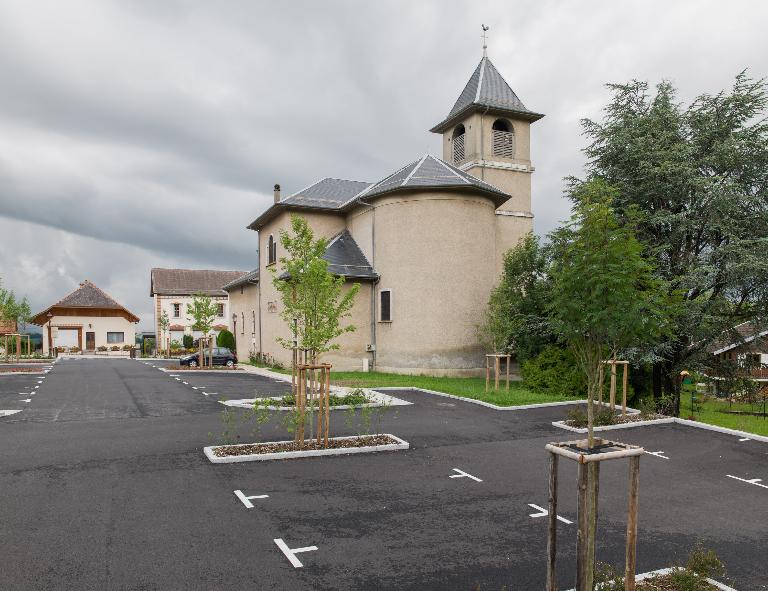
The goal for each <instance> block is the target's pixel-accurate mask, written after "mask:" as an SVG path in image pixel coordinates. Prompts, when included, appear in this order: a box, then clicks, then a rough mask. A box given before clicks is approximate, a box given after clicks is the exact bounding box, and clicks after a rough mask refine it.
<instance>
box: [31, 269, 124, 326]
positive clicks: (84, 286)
mask: <svg viewBox="0 0 768 591" xmlns="http://www.w3.org/2000/svg"><path fill="white" fill-rule="evenodd" d="M53 308H93V309H99V310H104V309H107V310H120V311H123V312H125V313H126V315H127V316H129V317H130V319H131V321H132V322H138V321H139V317H138V316H136V315H135V314H133V313H132V312H130V311H129V310H128V309H127V308H125V307H124V306H121V305H120V304H118V303H117V302H116V301H115V300H114V299H113V298H112V296H110V295H109V294H108V293H107V292H105V291H103V290H102V289H100V288H98V287H96V285H94V284H93V283H92V282H91V281H88V280H87V279H86V280H85V281H83V282H82V283H81V284H80V286H79V287H78V288H77V289H75V290H74V291H72V292H71V293H68V294H67V295H65V296H64V297H63V298H61V299H60V300H59V301H58V302H56V303H55V304H53V305H52V306H49V307H48V308H46V309H45V310H43V311H42V312H39V313H37V314H35V316H34V317H33V318H32V324H37V325H38V326H42V325H43V324H45V323H46V322H47V321H48V319H47V318H46V316H45V315H46V314H47V313H48V312H49V311H50V310H52V309H53Z"/></svg>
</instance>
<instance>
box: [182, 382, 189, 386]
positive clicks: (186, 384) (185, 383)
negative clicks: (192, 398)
mask: <svg viewBox="0 0 768 591" xmlns="http://www.w3.org/2000/svg"><path fill="white" fill-rule="evenodd" d="M181 383H182V384H184V385H185V386H189V382H181Z"/></svg>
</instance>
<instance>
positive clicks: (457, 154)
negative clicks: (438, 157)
mask: <svg viewBox="0 0 768 591" xmlns="http://www.w3.org/2000/svg"><path fill="white" fill-rule="evenodd" d="M464 135H465V129H464V126H463V125H462V124H461V123H459V124H458V125H457V126H456V128H455V129H454V130H453V137H452V141H453V163H454V164H460V163H461V162H464V160H465V158H466V152H465V150H464Z"/></svg>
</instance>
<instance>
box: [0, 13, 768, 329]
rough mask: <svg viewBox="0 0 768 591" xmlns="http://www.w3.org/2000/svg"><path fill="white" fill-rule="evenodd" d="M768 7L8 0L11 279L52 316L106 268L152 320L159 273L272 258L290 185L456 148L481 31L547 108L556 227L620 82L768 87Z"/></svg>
mask: <svg viewBox="0 0 768 591" xmlns="http://www.w3.org/2000/svg"><path fill="white" fill-rule="evenodd" d="M766 17H768V5H766V4H764V3H748V2H743V3H741V2H735V3H732V4H731V5H730V8H729V10H728V11H724V10H722V5H721V4H720V3H716V2H698V1H697V2H694V1H690V2H677V3H669V2H661V1H655V2H639V1H635V2H622V3H609V4H606V3H604V2H598V1H596V0H595V1H588V2H579V3H564V2H555V1H549V2H536V1H528V2H515V3H509V2H502V1H500V2H473V3H471V4H470V3H460V2H444V1H440V0H434V1H432V2H418V3H417V2H384V3H382V2H380V3H368V2H365V3H364V2H352V1H349V2H322V3H321V2H282V3H254V2H245V1H240V2H235V1H233V2H227V3H225V4H221V3H208V2H188V1H167V2H154V1H145V2H119V1H108V0H99V1H96V0H91V1H74V0H73V1H72V2H66V3H62V2H55V1H50V2H35V3H30V2H25V1H24V0H10V1H6V2H4V3H3V4H2V6H0V80H2V83H3V91H2V92H0V216H1V217H0V231H2V232H3V236H4V237H6V240H5V241H4V244H2V246H0V253H2V261H3V263H2V267H0V275H1V276H2V278H3V281H4V282H5V284H6V285H8V286H10V287H12V288H14V289H16V291H18V292H25V293H27V294H28V295H29V296H30V298H31V300H32V302H33V307H36V308H42V307H44V306H45V305H47V304H49V303H50V302H51V301H52V300H54V299H56V298H57V297H59V296H60V295H62V294H64V293H66V292H67V291H69V290H70V289H72V287H73V286H74V285H76V283H77V282H78V281H80V280H82V279H84V278H86V277H87V278H90V279H92V280H93V281H95V282H97V283H98V284H99V285H102V286H103V287H104V288H105V289H107V290H108V291H110V292H112V293H113V295H115V297H117V298H118V299H120V300H121V301H122V302H123V303H124V304H125V305H126V306H127V307H129V308H131V309H134V310H135V311H136V312H137V313H139V314H140V315H141V316H142V325H143V326H145V327H146V326H149V324H150V323H149V322H148V320H149V318H150V317H151V316H150V315H151V309H150V305H149V298H148V296H147V291H148V282H149V268H150V267H152V266H158V265H165V266H173V265H181V266H191V267H218V268H242V269H247V268H250V267H252V266H254V265H255V249H256V236H255V234H254V233H253V232H250V231H247V230H245V229H244V227H245V225H246V224H247V223H248V222H250V221H251V220H252V219H253V218H255V217H256V216H257V215H258V214H259V213H260V212H261V211H263V210H264V208H266V207H267V206H268V205H269V203H270V201H271V196H270V191H271V186H272V184H273V183H274V182H280V183H281V184H282V185H283V187H284V189H285V190H286V191H288V192H290V191H293V190H297V189H299V188H301V187H303V186H306V185H307V184H309V183H310V182H312V181H314V180H316V179H317V178H320V177H322V176H337V177H345V178H352V179H360V180H369V181H373V180H376V179H378V178H381V177H382V176H384V175H385V174H387V173H388V172H390V171H391V170H393V169H395V168H397V167H399V166H400V165H402V164H403V163H405V162H407V161H409V160H410V159H414V158H415V157H417V156H418V155H420V154H423V153H424V152H433V153H439V149H440V143H439V138H438V137H437V136H434V135H432V134H430V133H429V132H428V131H427V130H428V129H429V128H430V127H431V126H432V125H433V124H435V123H436V122H438V121H439V120H440V119H441V118H442V117H443V116H444V115H445V113H446V112H447V111H448V110H449V109H450V107H451V105H452V103H453V101H454V100H455V98H456V97H457V96H458V93H459V92H460V90H461V88H462V86H463V84H464V83H465V82H466V80H467V78H468V77H469V75H470V73H471V72H472V70H473V69H474V67H475V65H476V63H477V61H478V60H479V58H480V44H481V42H480V38H479V24H480V23H481V22H485V23H488V24H490V25H491V37H490V55H491V57H492V59H493V60H494V63H495V64H496V65H497V67H498V68H499V69H500V71H501V72H502V74H503V75H504V76H505V77H506V78H507V80H508V81H509V83H510V84H511V85H512V87H513V88H514V89H515V90H516V91H517V92H518V94H519V95H520V97H521V98H522V99H523V101H524V102H525V103H526V105H527V106H528V107H529V108H531V109H534V110H537V111H540V112H544V113H546V114H547V117H546V118H545V119H543V120H542V121H540V122H538V123H536V124H535V126H534V130H533V138H532V140H533V159H534V163H535V164H536V167H537V172H536V173H535V175H534V197H533V199H534V212H535V214H536V216H537V218H536V230H537V231H538V232H539V233H546V232H547V231H549V230H550V229H551V228H552V227H554V225H555V224H556V223H557V221H558V220H560V219H563V218H564V217H566V216H567V213H568V204H567V202H566V201H565V200H564V199H563V198H562V188H563V182H562V179H563V177H565V176H567V175H570V174H579V173H580V172H581V169H582V165H583V158H582V155H581V153H580V148H581V146H582V145H583V138H582V137H581V136H580V126H579V119H580V118H582V117H595V116H599V111H600V108H601V106H602V105H603V104H604V103H605V101H606V100H607V98H608V93H607V91H606V90H605V88H604V86H603V85H604V83H606V82H609V81H626V80H629V79H631V78H641V79H649V80H651V81H653V82H656V81H659V80H660V79H662V78H666V79H671V80H672V81H674V82H675V83H676V84H677V85H678V87H679V88H680V92H681V99H690V98H691V97H692V96H694V95H695V94H697V93H699V92H702V91H710V92H714V91H717V90H719V89H721V88H724V87H727V86H728V85H729V84H730V82H731V80H732V78H733V76H734V75H735V73H736V72H738V71H740V70H741V69H743V68H744V67H750V68H751V69H752V71H753V73H754V74H755V75H756V76H763V75H766V74H768V52H766V51H765V47H764V42H763V41H762V38H763V30H762V23H764V22H766ZM203 237H206V238H210V239H212V240H213V241H214V247H213V248H211V249H201V248H200V242H201V239H202V238H203ZM14 241H15V242H16V243H21V244H24V248H23V252H22V253H21V254H18V253H17V252H16V250H15V249H14V246H13V245H14Z"/></svg>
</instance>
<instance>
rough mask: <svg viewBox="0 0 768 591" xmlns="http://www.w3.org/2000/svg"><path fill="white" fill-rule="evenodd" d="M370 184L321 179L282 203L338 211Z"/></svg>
mask: <svg viewBox="0 0 768 591" xmlns="http://www.w3.org/2000/svg"><path fill="white" fill-rule="evenodd" d="M368 185H370V183H366V182H363V181H348V180H344V179H332V178H330V177H328V178H324V179H321V180H319V181H317V182H316V183H315V184H313V185H310V186H309V187H307V188H306V189H302V190H301V191H299V192H298V193H294V194H293V195H291V196H290V197H288V198H286V199H283V200H282V201H280V203H281V204H284V205H296V206H300V207H319V208H321V209H337V208H339V207H341V206H342V205H344V204H345V203H346V202H347V201H349V200H350V199H351V198H352V197H354V196H355V195H357V194H358V193H359V192H360V191H362V190H363V189H365V188H366V187H368Z"/></svg>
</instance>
